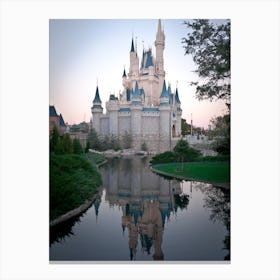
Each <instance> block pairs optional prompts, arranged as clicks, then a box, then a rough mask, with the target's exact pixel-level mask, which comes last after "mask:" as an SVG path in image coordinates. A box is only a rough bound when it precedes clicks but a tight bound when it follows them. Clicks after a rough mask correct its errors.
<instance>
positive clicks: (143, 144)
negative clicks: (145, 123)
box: [141, 142, 148, 151]
mask: <svg viewBox="0 0 280 280" xmlns="http://www.w3.org/2000/svg"><path fill="white" fill-rule="evenodd" d="M141 150H142V151H148V146H147V144H146V142H144V143H142V145H141Z"/></svg>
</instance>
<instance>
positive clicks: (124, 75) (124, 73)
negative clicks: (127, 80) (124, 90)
mask: <svg viewBox="0 0 280 280" xmlns="http://www.w3.org/2000/svg"><path fill="white" fill-rule="evenodd" d="M122 76H123V77H126V72H125V65H123V75H122Z"/></svg>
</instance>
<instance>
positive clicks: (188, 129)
mask: <svg viewBox="0 0 280 280" xmlns="http://www.w3.org/2000/svg"><path fill="white" fill-rule="evenodd" d="M181 131H182V135H183V136H185V135H187V134H190V133H191V125H190V124H188V123H187V121H186V120H185V119H183V118H182V119H181Z"/></svg>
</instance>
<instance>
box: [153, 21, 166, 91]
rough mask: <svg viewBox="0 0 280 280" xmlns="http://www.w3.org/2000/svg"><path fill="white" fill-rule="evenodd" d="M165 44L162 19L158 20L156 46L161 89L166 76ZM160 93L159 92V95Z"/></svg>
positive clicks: (157, 70) (157, 71) (157, 69)
mask: <svg viewBox="0 0 280 280" xmlns="http://www.w3.org/2000/svg"><path fill="white" fill-rule="evenodd" d="M164 46H165V35H164V32H163V30H162V27H161V20H160V19H159V20H158V30H157V35H156V41H155V47H156V63H155V64H156V73H157V75H158V77H159V89H161V88H162V85H163V80H164V78H165V71H164V60H163V50H164ZM159 95H160V93H159V94H158V96H159Z"/></svg>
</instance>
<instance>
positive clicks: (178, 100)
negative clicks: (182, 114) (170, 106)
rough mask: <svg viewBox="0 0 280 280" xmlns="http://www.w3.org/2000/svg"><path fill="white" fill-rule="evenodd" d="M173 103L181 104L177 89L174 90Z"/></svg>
mask: <svg viewBox="0 0 280 280" xmlns="http://www.w3.org/2000/svg"><path fill="white" fill-rule="evenodd" d="M175 101H176V103H181V101H180V99H179V94H178V89H177V88H176V93H175Z"/></svg>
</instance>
